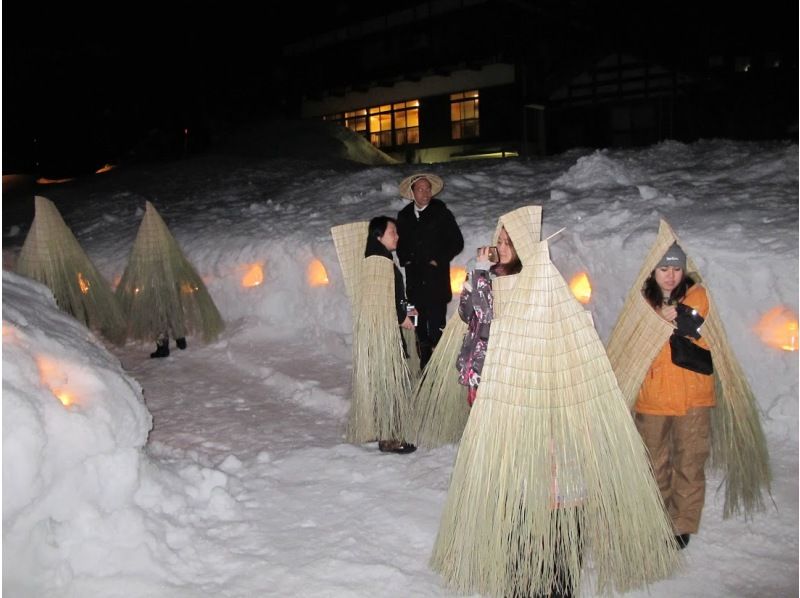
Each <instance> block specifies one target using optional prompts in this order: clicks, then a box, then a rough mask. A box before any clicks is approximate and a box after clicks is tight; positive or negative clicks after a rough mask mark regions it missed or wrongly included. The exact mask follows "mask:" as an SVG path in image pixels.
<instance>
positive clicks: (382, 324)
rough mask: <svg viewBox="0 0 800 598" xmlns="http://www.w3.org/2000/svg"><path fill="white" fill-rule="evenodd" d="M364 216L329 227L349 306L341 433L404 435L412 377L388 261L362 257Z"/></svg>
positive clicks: (357, 439) (353, 438) (365, 438)
mask: <svg viewBox="0 0 800 598" xmlns="http://www.w3.org/2000/svg"><path fill="white" fill-rule="evenodd" d="M367 231H368V223H367V222H353V223H350V224H344V225H341V226H335V227H333V228H332V229H331V236H332V237H333V242H334V245H335V246H336V253H337V256H338V257H339V264H340V266H341V269H342V275H343V276H344V279H345V287H346V292H347V294H348V297H349V298H350V301H351V305H352V309H353V373H352V379H351V381H352V396H351V400H350V412H349V414H348V421H347V430H346V435H345V437H346V439H347V441H348V442H351V443H357V444H359V443H362V442H369V441H373V440H405V439H407V438H408V436H409V434H410V432H411V427H410V424H411V415H412V412H411V403H410V396H411V388H412V377H411V372H410V370H409V366H408V359H406V358H405V357H404V355H403V342H402V338H401V336H400V328H399V326H398V325H397V312H396V309H395V293H394V284H395V280H394V263H393V261H392V260H388V259H386V258H384V257H381V256H370V257H368V258H365V257H364V250H365V248H366V244H367Z"/></svg>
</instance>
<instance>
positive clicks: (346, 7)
mask: <svg viewBox="0 0 800 598" xmlns="http://www.w3.org/2000/svg"><path fill="white" fill-rule="evenodd" d="M639 4H641V3H639ZM686 6H689V5H688V4H686V5H683V4H681V3H678V4H677V5H676V6H675V7H673V8H672V10H671V12H665V11H667V10H668V9H666V8H663V9H661V10H653V9H645V8H642V7H637V6H636V5H633V4H631V5H625V3H611V4H609V3H593V2H589V1H586V0H561V1H556V0H542V1H535V0H530V1H526V0H430V1H427V2H420V1H416V2H409V1H402V0H397V1H395V2H393V3H392V4H390V5H388V6H387V5H383V4H381V5H376V4H375V3H368V2H340V3H336V4H334V5H332V6H331V7H330V9H329V12H327V13H324V14H317V17H318V19H317V20H315V21H313V22H312V21H310V22H309V27H308V28H307V30H306V31H305V32H304V34H303V35H302V36H300V37H299V38H298V39H296V41H292V42H291V43H287V44H286V45H285V46H284V58H285V63H284V65H285V71H284V76H285V86H284V88H285V90H286V93H287V105H288V106H290V107H291V108H292V109H293V112H294V116H299V117H302V118H321V119H325V120H328V121H333V122H337V123H341V124H342V125H344V126H346V127H348V128H350V129H352V130H354V131H356V132H357V133H359V134H362V135H364V137H365V138H367V139H368V140H369V141H370V142H371V143H372V144H373V145H375V146H377V147H379V148H380V149H381V150H383V151H384V152H386V153H387V154H389V155H391V156H392V157H394V158H396V159H399V160H403V161H406V162H410V163H413V162H426V163H427V162H438V161H447V160H455V159H466V158H474V157H505V156H516V155H524V156H535V155H545V154H550V153H556V152H561V151H564V150H566V149H569V148H571V147H576V146H588V147H620V146H634V145H645V144H651V143H654V142H658V141H660V140H664V139H677V140H682V141H692V140H694V139H697V138H699V137H718V136H729V137H738V138H775V137H796V134H797V60H796V54H795V53H794V51H793V48H792V51H791V52H788V51H787V47H788V46H787V47H781V44H784V43H786V41H785V40H783V39H782V38H781V36H780V35H776V34H775V32H774V31H773V32H772V33H771V34H770V32H769V31H767V29H768V23H759V22H758V19H755V18H753V19H751V20H750V21H746V20H741V22H737V23H733V24H731V23H727V22H726V21H725V15H721V16H720V15H719V14H717V13H715V12H713V10H712V9H710V8H708V9H697V8H695V9H694V10H695V12H697V11H698V10H705V11H706V12H704V13H700V14H699V15H697V14H696V15H695V16H694V17H693V18H692V16H691V15H687V13H686V12H685V11H683V9H684V8H685V7H686ZM709 24H713V25H714V27H715V28H716V29H714V27H712V29H711V30H709V29H707V27H708V26H710V25H709ZM748 26H749V27H750V29H751V31H749V34H748V36H746V38H744V39H743V38H742V36H741V35H739V32H740V30H741V28H742V27H748ZM715 31H716V33H715ZM787 60H788V62H787Z"/></svg>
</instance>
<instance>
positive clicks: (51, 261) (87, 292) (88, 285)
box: [16, 196, 125, 345]
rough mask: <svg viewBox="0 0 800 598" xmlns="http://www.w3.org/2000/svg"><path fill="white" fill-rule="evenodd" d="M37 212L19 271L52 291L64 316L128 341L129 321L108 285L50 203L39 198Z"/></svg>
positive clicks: (114, 339)
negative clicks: (127, 324) (127, 327)
mask: <svg viewBox="0 0 800 598" xmlns="http://www.w3.org/2000/svg"><path fill="white" fill-rule="evenodd" d="M35 204H36V212H35V216H34V219H33V223H32V224H31V229H30V231H29V232H28V236H27V237H26V238H25V243H24V244H23V245H22V249H21V251H20V255H19V259H18V261H17V266H16V271H17V273H18V274H21V275H22V276H27V277H28V278H32V279H33V280H36V281H38V282H41V283H42V284H44V285H45V286H47V287H48V288H49V289H50V290H51V291H52V292H53V297H54V298H55V300H56V304H57V305H58V306H59V308H61V309H62V310H63V311H65V312H67V313H68V314H71V315H72V316H74V317H75V319H77V320H78V321H80V322H83V323H84V324H85V325H86V326H87V327H89V328H92V329H95V330H98V331H99V332H100V333H101V334H102V335H103V336H104V337H106V338H107V339H108V340H110V341H111V342H113V343H115V344H118V345H121V344H123V343H124V342H125V319H124V318H123V315H122V311H121V310H120V307H119V304H118V303H117V300H116V299H115V298H114V294H113V293H112V291H111V288H110V287H109V285H108V283H107V282H106V281H105V279H104V278H103V277H102V276H101V275H100V272H98V270H97V268H96V267H95V266H94V264H93V263H92V261H91V260H90V259H89V256H87V255H86V253H85V252H84V251H83V248H82V247H81V246H80V244H79V243H78V240H77V239H76V238H75V235H74V234H73V233H72V231H71V230H70V229H69V227H68V226H67V225H66V223H65V222H64V220H63V219H62V218H61V214H60V213H59V211H58V209H57V208H56V206H55V205H54V204H53V202H51V201H50V200H49V199H47V198H45V197H41V196H36V198H35Z"/></svg>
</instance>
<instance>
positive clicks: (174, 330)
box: [116, 201, 225, 341]
mask: <svg viewBox="0 0 800 598" xmlns="http://www.w3.org/2000/svg"><path fill="white" fill-rule="evenodd" d="M116 292H117V298H118V299H119V301H120V305H121V306H122V309H123V312H124V313H125V315H126V317H127V319H128V331H129V334H130V336H131V337H133V338H136V339H139V340H146V341H151V340H155V339H157V338H158V336H159V335H161V334H163V333H165V332H166V333H168V334H169V335H170V336H171V337H173V338H181V337H183V336H187V335H189V334H198V335H202V337H203V338H204V339H205V340H206V341H211V340H213V339H215V338H216V337H217V336H218V335H219V333H220V332H222V330H223V328H224V327H225V324H224V322H223V321H222V316H220V313H219V311H218V310H217V307H216V305H214V301H213V300H212V299H211V295H209V293H208V290H207V289H206V285H205V284H204V283H203V280H202V278H200V275H199V274H198V273H197V272H196V271H195V269H194V267H193V266H192V264H191V263H189V260H187V259H186V256H184V255H183V252H182V251H181V248H180V247H179V246H178V242H177V241H176V240H175V238H174V237H173V236H172V234H171V233H170V232H169V229H168V228H167V225H166V224H165V223H164V221H163V220H162V219H161V216H160V215H159V213H158V212H157V211H156V209H155V207H153V204H151V203H150V202H149V201H148V202H147V204H146V209H145V213H144V218H143V219H142V223H141V224H140V225H139V232H138V233H137V235H136V240H135V241H134V244H133V249H132V250H131V255H130V258H129V259H128V266H127V267H126V268H125V273H124V274H123V275H122V280H121V281H120V283H119V285H118V286H117V291H116Z"/></svg>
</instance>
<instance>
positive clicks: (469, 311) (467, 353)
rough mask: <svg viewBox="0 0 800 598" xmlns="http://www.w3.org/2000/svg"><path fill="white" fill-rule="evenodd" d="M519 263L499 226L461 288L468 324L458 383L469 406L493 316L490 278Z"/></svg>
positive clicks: (510, 270) (463, 313) (517, 268)
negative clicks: (493, 244) (494, 243)
mask: <svg viewBox="0 0 800 598" xmlns="http://www.w3.org/2000/svg"><path fill="white" fill-rule="evenodd" d="M521 270H522V262H521V261H520V259H519V257H518V256H517V252H516V251H515V250H514V244H513V243H512V242H511V239H510V238H509V236H508V233H507V232H506V229H505V228H501V229H500V234H499V235H498V238H497V246H496V247H479V248H478V255H477V260H476V262H475V267H474V269H473V270H472V272H471V273H470V276H469V279H468V280H467V281H466V282H465V283H464V288H463V289H462V290H461V298H460V300H459V303H458V315H459V316H460V317H461V319H462V320H463V321H464V322H466V324H467V332H466V334H465V335H464V343H463V344H462V346H461V352H460V353H459V355H458V360H457V361H456V367H457V368H458V372H459V376H458V381H459V383H460V384H463V385H464V386H467V387H468V388H469V392H468V394H467V401H468V402H469V404H470V407H471V406H472V404H473V403H474V402H475V395H476V394H477V392H478V385H479V384H480V382H481V370H482V369H483V361H484V359H485V357H486V345H487V344H488V342H489V328H490V326H491V324H492V318H493V316H494V313H493V308H492V303H493V301H492V279H493V278H495V277H497V276H507V275H509V274H517V273H518V272H520V271H521Z"/></svg>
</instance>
